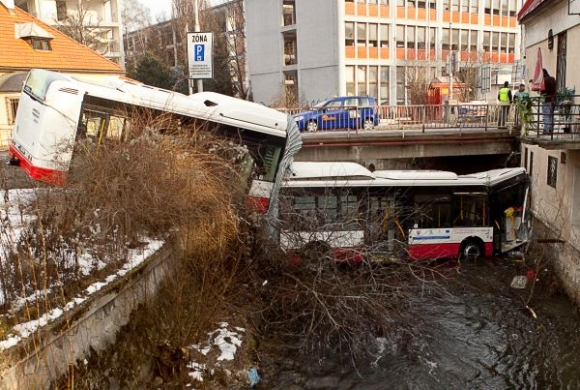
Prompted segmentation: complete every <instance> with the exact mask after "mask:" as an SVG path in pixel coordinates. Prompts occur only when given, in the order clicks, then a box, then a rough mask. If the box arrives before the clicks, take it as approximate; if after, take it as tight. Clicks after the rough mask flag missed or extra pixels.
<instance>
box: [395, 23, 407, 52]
mask: <svg viewBox="0 0 580 390" xmlns="http://www.w3.org/2000/svg"><path fill="white" fill-rule="evenodd" d="M396 39H397V48H398V49H401V48H404V47H405V26H401V25H398V26H397V37H396Z"/></svg>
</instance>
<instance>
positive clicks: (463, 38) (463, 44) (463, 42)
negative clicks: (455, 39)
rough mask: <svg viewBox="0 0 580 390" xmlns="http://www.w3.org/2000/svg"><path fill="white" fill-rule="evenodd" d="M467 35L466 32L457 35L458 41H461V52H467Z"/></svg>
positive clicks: (462, 31) (467, 32)
mask: <svg viewBox="0 0 580 390" xmlns="http://www.w3.org/2000/svg"><path fill="white" fill-rule="evenodd" d="M468 34H469V31H468V30H461V31H460V33H459V39H460V40H461V43H460V45H461V51H467V50H468V42H467V36H468Z"/></svg>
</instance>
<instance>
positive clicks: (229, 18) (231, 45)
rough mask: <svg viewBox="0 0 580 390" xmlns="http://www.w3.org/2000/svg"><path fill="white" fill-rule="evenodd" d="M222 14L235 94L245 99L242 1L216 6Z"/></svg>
mask: <svg viewBox="0 0 580 390" xmlns="http://www.w3.org/2000/svg"><path fill="white" fill-rule="evenodd" d="M217 13H222V14H223V19H224V24H225V26H224V27H225V28H224V29H223V33H224V34H225V45H226V49H227V52H228V65H229V70H230V76H231V81H232V86H233V89H234V94H235V96H238V97H240V98H242V99H247V98H248V95H249V91H248V86H247V84H246V47H245V42H246V34H245V30H244V26H245V16H244V3H243V1H241V0H238V1H232V2H229V3H226V4H224V5H223V6H221V7H220V8H218V10H217Z"/></svg>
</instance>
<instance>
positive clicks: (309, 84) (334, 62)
mask: <svg viewBox="0 0 580 390" xmlns="http://www.w3.org/2000/svg"><path fill="white" fill-rule="evenodd" d="M296 7H297V9H296V19H297V20H298V21H299V23H300V24H299V26H300V27H299V29H298V30H297V39H298V69H299V70H298V72H299V73H298V85H299V90H300V91H301V95H300V98H302V99H304V100H306V101H308V102H311V101H318V100H324V99H326V98H329V97H332V96H337V95H339V94H340V85H339V74H340V70H339V63H338V59H339V53H338V51H339V50H340V49H341V48H342V47H343V44H341V43H340V42H339V36H341V34H339V31H338V30H339V27H338V24H339V20H342V17H340V18H339V11H338V2H337V1H330V2H328V1H324V2H322V1H321V2H319V3H317V4H316V7H315V8H314V7H312V4H309V3H308V2H304V1H302V2H301V1H297V2H296ZM313 9H316V12H312V11H313ZM341 25H342V24H341Z"/></svg>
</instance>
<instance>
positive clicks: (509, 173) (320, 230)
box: [279, 162, 529, 262]
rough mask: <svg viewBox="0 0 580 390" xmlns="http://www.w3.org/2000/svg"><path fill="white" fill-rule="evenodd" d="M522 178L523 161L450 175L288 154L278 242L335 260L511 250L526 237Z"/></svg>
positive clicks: (303, 254) (301, 254)
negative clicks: (291, 161) (291, 160)
mask: <svg viewBox="0 0 580 390" xmlns="http://www.w3.org/2000/svg"><path fill="white" fill-rule="evenodd" d="M528 183H529V179H528V175H527V173H526V172H525V170H524V169H523V168H505V169H495V170H490V171H487V172H480V173H474V174H469V175H457V174H455V173H453V172H447V171H430V170H390V171H386V170H385V171H374V172H371V171H369V170H368V169H366V168H364V167H363V166H361V165H359V164H356V163H348V162H339V163H315V162H295V163H294V164H293V165H292V167H291V175H289V176H287V177H286V178H285V180H284V182H283V184H282V189H281V192H280V213H279V219H280V230H279V233H280V245H281V248H282V249H283V250H285V251H286V252H290V254H291V255H293V256H295V258H296V259H300V258H311V257H313V256H317V257H320V256H332V257H333V258H334V259H335V260H336V261H338V262H361V261H363V260H365V259H366V260H367V261H370V262H379V261H398V260H400V259H409V260H430V259H439V258H455V259H461V258H477V257H480V256H486V257H489V256H493V255H500V254H506V253H510V252H511V254H515V253H516V251H519V250H521V249H522V247H523V246H524V245H525V244H526V243H527V240H528V226H527V221H526V215H525V210H526V199H527V196H528Z"/></svg>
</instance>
